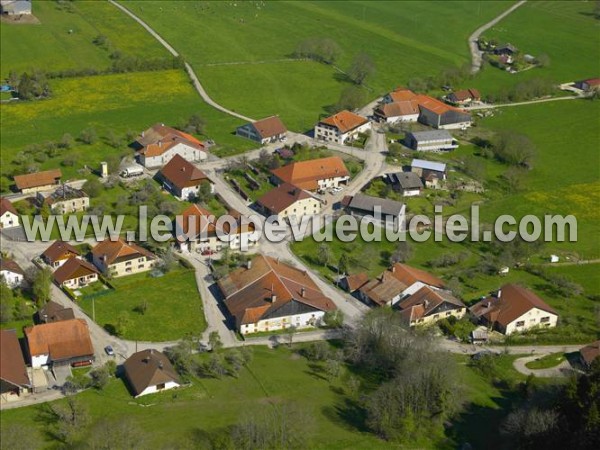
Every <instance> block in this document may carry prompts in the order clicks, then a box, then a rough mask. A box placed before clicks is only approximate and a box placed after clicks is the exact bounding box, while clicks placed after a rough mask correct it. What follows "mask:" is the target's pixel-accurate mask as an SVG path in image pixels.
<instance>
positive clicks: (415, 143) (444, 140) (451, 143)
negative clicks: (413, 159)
mask: <svg viewBox="0 0 600 450" xmlns="http://www.w3.org/2000/svg"><path fill="white" fill-rule="evenodd" d="M405 142H406V145H407V146H408V147H410V148H412V149H413V150H417V151H419V152H427V151H434V152H436V151H444V150H453V149H455V148H458V142H456V141H455V140H454V138H453V137H452V135H451V134H450V133H448V132H447V131H446V130H432V131H414V132H412V133H407V134H406V138H405Z"/></svg>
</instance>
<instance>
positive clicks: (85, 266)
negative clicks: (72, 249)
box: [52, 257, 99, 284]
mask: <svg viewBox="0 0 600 450" xmlns="http://www.w3.org/2000/svg"><path fill="white" fill-rule="evenodd" d="M94 273H95V274H96V275H98V274H99V272H98V270H96V268H95V267H94V266H92V265H91V264H90V263H88V262H87V261H83V260H81V259H79V258H75V257H72V258H69V259H68V260H67V262H66V263H64V264H63V265H62V266H60V267H59V268H58V269H56V271H55V272H54V273H53V274H52V275H53V276H54V279H55V280H56V281H57V283H58V284H62V283H64V282H65V281H67V280H73V279H75V278H79V277H84V276H88V275H92V274H94Z"/></svg>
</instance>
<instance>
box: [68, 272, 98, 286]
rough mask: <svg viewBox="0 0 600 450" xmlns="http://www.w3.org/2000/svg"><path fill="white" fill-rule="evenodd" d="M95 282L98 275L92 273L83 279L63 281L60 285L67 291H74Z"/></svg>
mask: <svg viewBox="0 0 600 450" xmlns="http://www.w3.org/2000/svg"><path fill="white" fill-rule="evenodd" d="M96 281H98V275H97V274H95V273H93V274H91V275H86V276H84V277H77V278H73V279H71V280H65V281H64V282H63V284H62V285H63V286H64V287H68V288H69V289H76V288H80V287H84V286H87V285H88V284H90V283H94V282H96Z"/></svg>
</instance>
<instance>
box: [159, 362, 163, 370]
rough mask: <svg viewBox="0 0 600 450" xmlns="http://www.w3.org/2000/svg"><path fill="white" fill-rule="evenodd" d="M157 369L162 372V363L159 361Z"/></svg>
mask: <svg viewBox="0 0 600 450" xmlns="http://www.w3.org/2000/svg"><path fill="white" fill-rule="evenodd" d="M158 368H159V369H160V370H162V368H163V363H162V361H159V362H158Z"/></svg>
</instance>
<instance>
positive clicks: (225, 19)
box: [122, 1, 508, 131]
mask: <svg viewBox="0 0 600 450" xmlns="http://www.w3.org/2000/svg"><path fill="white" fill-rule="evenodd" d="M122 3H123V4H124V5H125V6H127V7H128V8H130V9H131V10H132V11H133V12H134V13H135V14H138V15H139V16H141V17H142V18H143V19H144V20H145V21H147V22H148V23H149V24H150V25H151V26H152V27H153V28H155V30H157V31H158V32H159V33H160V34H161V35H162V36H163V37H164V38H165V39H166V40H167V41H168V42H169V43H170V44H171V45H173V46H174V47H175V48H177V49H178V50H179V51H180V52H181V54H182V55H183V56H184V58H185V59H186V60H187V61H189V62H190V63H191V64H192V65H193V66H194V68H195V70H196V73H197V74H198V77H199V78H200V80H201V81H202V83H203V84H204V85H205V88H206V89H207V91H208V93H209V95H211V96H212V97H213V98H214V99H215V100H216V101H217V102H219V103H222V104H223V105H224V106H226V107H228V108H231V109H234V110H236V111H238V112H241V113H243V114H245V115H248V116H250V117H253V118H260V117H262V116H267V115H271V114H281V116H282V117H283V118H284V121H287V122H289V123H287V125H288V127H289V128H290V129H293V130H295V131H305V130H306V129H308V127H310V126H311V125H312V124H313V123H314V122H315V121H316V120H317V119H318V116H319V115H320V114H325V113H326V107H327V106H329V105H331V104H332V103H335V101H337V99H338V98H339V95H340V92H341V91H342V89H343V88H344V87H345V86H348V83H347V81H346V80H345V77H344V76H343V75H342V74H341V73H340V72H338V71H337V70H335V68H334V67H332V66H327V65H323V66H322V67H320V68H316V67H314V66H315V63H312V62H309V61H302V62H294V63H290V62H289V61H281V60H285V59H288V58H290V57H292V56H293V55H292V54H293V52H294V50H295V49H296V47H297V45H298V44H299V43H300V42H301V41H303V40H305V39H307V38H314V37H328V38H331V39H333V40H335V41H336V42H337V43H338V44H339V46H340V47H341V49H342V54H341V55H340V58H339V61H338V62H336V65H338V66H339V67H340V68H342V69H343V70H345V69H346V68H347V67H348V66H349V64H350V62H351V60H352V59H353V58H354V56H355V55H356V54H357V53H360V52H366V53H368V54H369V55H370V56H371V57H372V59H373V61H374V62H375V65H376V67H377V72H376V75H375V76H374V78H373V79H372V80H370V81H369V82H368V88H369V96H370V97H376V96H377V95H380V94H382V93H384V92H386V91H388V90H389V89H391V88H393V87H395V86H397V85H401V84H405V83H406V82H407V81H408V80H409V79H410V78H412V77H417V76H418V77H424V76H429V75H435V74H437V73H438V72H440V71H441V70H443V69H445V68H448V67H454V66H460V65H462V64H464V63H467V62H469V61H470V55H469V51H468V48H467V37H468V36H469V34H470V33H471V32H472V31H473V30H474V29H476V28H477V26H479V25H480V24H482V23H485V22H487V21H489V20H490V19H492V18H493V17H495V16H496V15H498V14H499V13H500V12H501V11H503V10H504V9H506V8H507V7H508V3H506V2H476V3H474V2H435V3H434V2H412V3H398V2H352V3H349V2H266V3H265V2H239V3H231V2H202V3H192V2H181V1H179V2H169V3H164V2H155V1H123V2H122ZM199 24H201V25H200V26H199ZM400 24H401V25H400ZM283 28H286V31H283ZM192 30H193V33H194V38H193V39H190V38H189V36H190V33H191V32H192ZM261 62H266V64H261ZM229 63H237V64H229ZM257 99H258V100H260V101H257Z"/></svg>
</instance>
